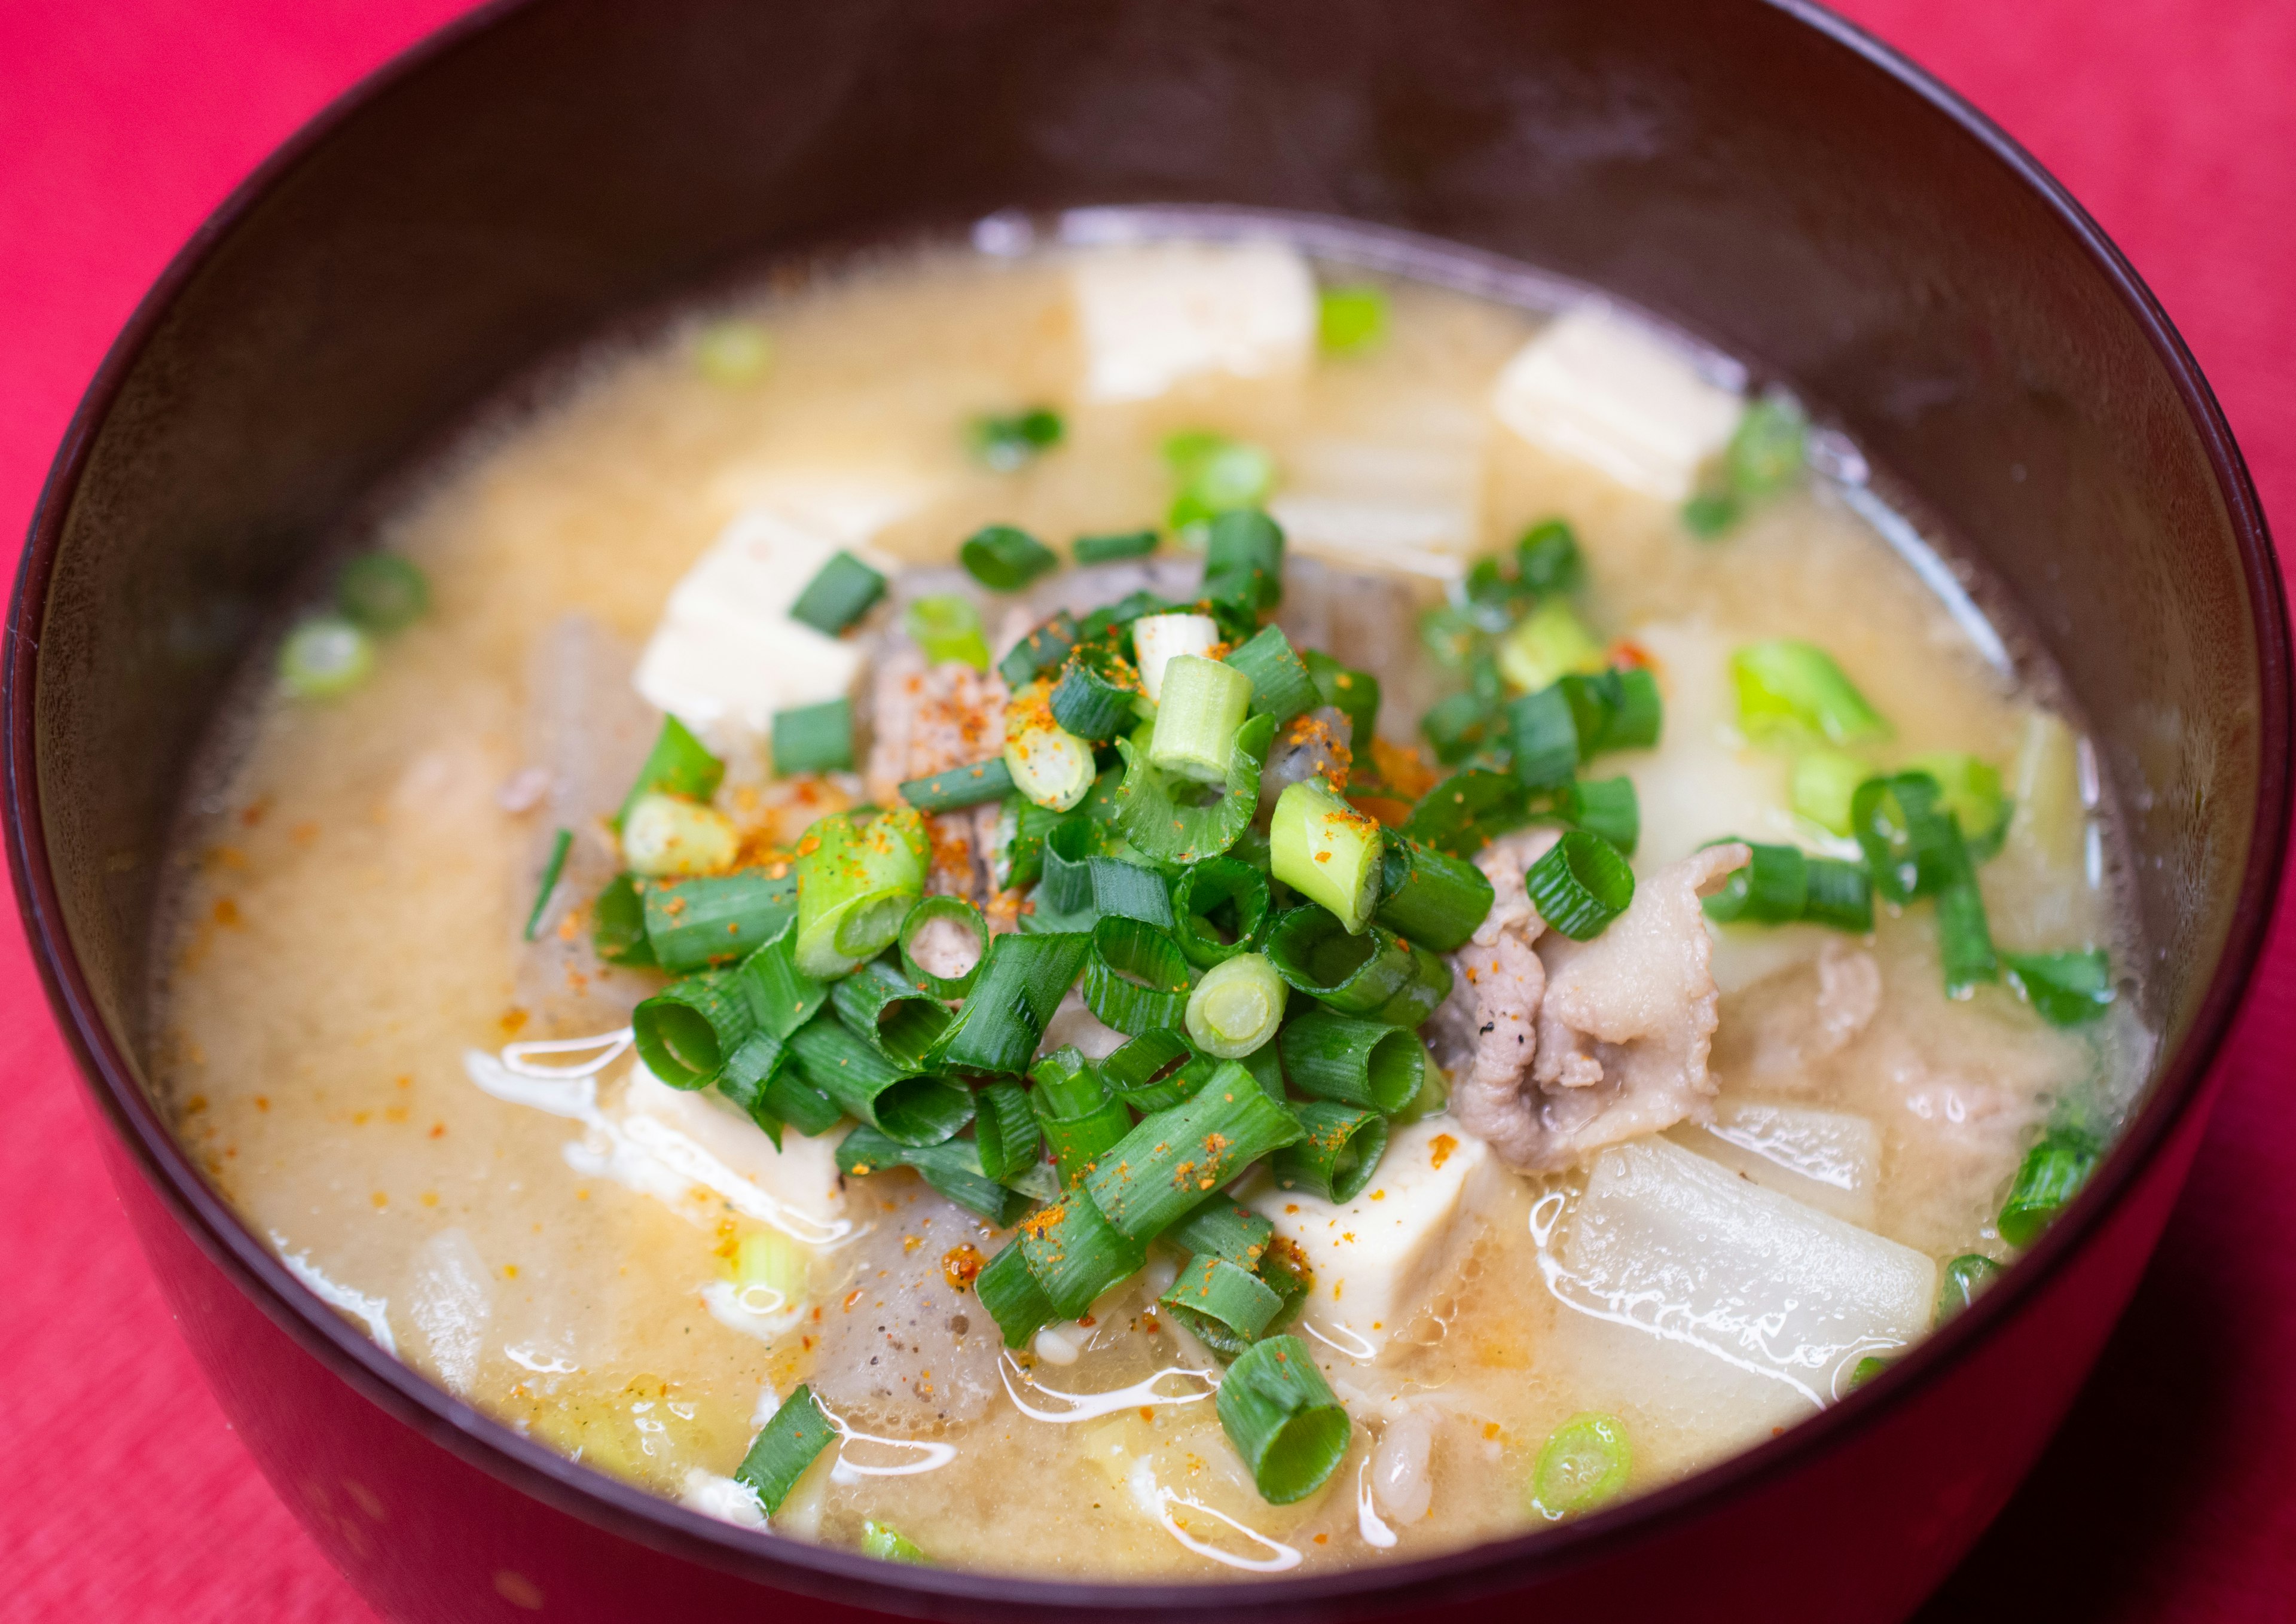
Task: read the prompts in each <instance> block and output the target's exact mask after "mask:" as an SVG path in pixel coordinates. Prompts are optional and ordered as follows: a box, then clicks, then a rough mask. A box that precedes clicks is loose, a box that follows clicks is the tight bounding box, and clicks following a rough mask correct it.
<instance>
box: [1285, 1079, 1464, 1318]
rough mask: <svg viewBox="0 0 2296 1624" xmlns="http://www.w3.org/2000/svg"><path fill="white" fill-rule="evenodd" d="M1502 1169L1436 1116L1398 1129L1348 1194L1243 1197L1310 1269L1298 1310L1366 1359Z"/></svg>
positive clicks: (1447, 1256) (1417, 1298)
mask: <svg viewBox="0 0 2296 1624" xmlns="http://www.w3.org/2000/svg"><path fill="white" fill-rule="evenodd" d="M1504 1177H1505V1175H1504V1173H1503V1172H1502V1170H1501V1169H1500V1168H1499V1165H1498V1163H1497V1161H1494V1160H1493V1159H1492V1157H1491V1152H1490V1147H1489V1146H1488V1145H1487V1144H1484V1143H1483V1142H1482V1141H1481V1140H1480V1139H1478V1138H1476V1137H1475V1136H1473V1135H1472V1134H1471V1133H1469V1132H1467V1130H1466V1129H1464V1128H1461V1127H1460V1126H1459V1124H1458V1123H1457V1122H1456V1121H1455V1120H1453V1119H1451V1118H1450V1117H1448V1116H1437V1117H1430V1118H1428V1119H1426V1120H1424V1121H1420V1122H1415V1123H1413V1124H1411V1125H1410V1126H1409V1127H1407V1128H1398V1129H1397V1130H1396V1132H1395V1134H1394V1135H1393V1136H1392V1137H1390V1139H1389V1141H1388V1145H1387V1154H1386V1156H1385V1157H1384V1158H1382V1160H1381V1161H1380V1164H1379V1171H1378V1172H1377V1173H1375V1174H1374V1175H1373V1177H1372V1181H1371V1183H1370V1185H1367V1186H1366V1187H1365V1190H1364V1193H1362V1194H1360V1195H1358V1196H1357V1197H1356V1199H1355V1200H1353V1201H1351V1202H1338V1203H1334V1202H1324V1201H1318V1200H1316V1198H1315V1197H1314V1196H1312V1195H1309V1194H1307V1193H1304V1192H1301V1191H1298V1190H1276V1189H1270V1190H1267V1191H1264V1192H1262V1193H1260V1194H1259V1195H1258V1196H1255V1197H1254V1198H1253V1199H1252V1200H1251V1203H1250V1204H1251V1206H1252V1207H1253V1208H1255V1209H1256V1210H1259V1212H1260V1213H1261V1214H1262V1215H1263V1216H1265V1217H1266V1218H1267V1219H1268V1220H1269V1221H1270V1222H1271V1223H1273V1224H1274V1225H1275V1233H1276V1234H1279V1235H1283V1236H1284V1237H1285V1238H1286V1239H1288V1240H1290V1241H1292V1242H1293V1243H1296V1244H1297V1245H1298V1246H1299V1248H1300V1251H1302V1252H1303V1253H1305V1254H1306V1256H1307V1259H1308V1264H1309V1266H1310V1267H1312V1268H1313V1269H1314V1270H1315V1272H1316V1281H1315V1285H1314V1287H1313V1289H1312V1290H1311V1291H1310V1292H1308V1300H1307V1303H1306V1305H1305V1307H1304V1308H1302V1309H1301V1313H1302V1314H1303V1315H1304V1316H1305V1317H1307V1318H1308V1320H1310V1321H1312V1322H1314V1323H1315V1324H1316V1325H1318V1326H1319V1327H1321V1328H1322V1329H1323V1330H1324V1332H1325V1333H1328V1334H1329V1335H1330V1337H1331V1339H1332V1340H1333V1341H1334V1342H1336V1343H1338V1344H1339V1345H1340V1346H1341V1347H1343V1348H1344V1349H1347V1351H1349V1353H1351V1354H1353V1355H1355V1356H1356V1357H1358V1358H1363V1359H1374V1358H1376V1357H1379V1355H1380V1354H1381V1353H1382V1351H1383V1350H1384V1349H1386V1347H1387V1345H1388V1342H1389V1341H1390V1339H1391V1338H1392V1337H1393V1336H1394V1335H1395V1333H1397V1332H1398V1331H1400V1330H1402V1329H1403V1327H1404V1326H1405V1325H1408V1324H1409V1323H1410V1322H1411V1318H1412V1316H1414V1315H1415V1314H1416V1313H1417V1312H1418V1311H1419V1309H1420V1308H1421V1306H1422V1305H1423V1304H1424V1303H1425V1301H1426V1300H1427V1298H1428V1296H1429V1294H1430V1293H1431V1292H1433V1291H1434V1290H1435V1288H1436V1286H1437V1285H1438V1284H1440V1282H1441V1279H1442V1275H1443V1271H1444V1270H1445V1269H1446V1268H1447V1267H1449V1265H1450V1263H1451V1262H1452V1260H1453V1259H1455V1258H1456V1256H1457V1255H1458V1253H1459V1251H1460V1250H1461V1249H1462V1248H1464V1246H1465V1245H1466V1244H1467V1243H1469V1242H1470V1241H1472V1239H1473V1238H1474V1234H1475V1230H1476V1227H1477V1226H1478V1224H1479V1223H1480V1213H1481V1211H1482V1210H1483V1208H1484V1207H1485V1206H1486V1205H1487V1204H1488V1202H1489V1201H1490V1199H1491V1197H1492V1194H1493V1193H1494V1192H1495V1191H1496V1190H1497V1188H1498V1187H1499V1185H1500V1183H1501V1181H1502V1179H1503V1178H1504Z"/></svg>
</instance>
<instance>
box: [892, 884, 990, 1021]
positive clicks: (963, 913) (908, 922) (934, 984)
mask: <svg viewBox="0 0 2296 1624" xmlns="http://www.w3.org/2000/svg"><path fill="white" fill-rule="evenodd" d="M936 926H939V927H940V928H938V929H936V928H935V927H936ZM950 927H954V928H955V929H956V930H958V931H963V932H965V933H967V934H970V935H971V937H972V949H971V952H972V963H971V964H968V965H966V966H965V968H964V970H963V971H962V972H959V973H957V974H955V975H941V974H939V973H937V970H936V969H928V968H926V966H925V964H923V962H922V960H920V959H919V958H918V956H917V945H918V944H917V938H918V935H919V933H920V932H922V931H928V930H931V931H932V932H933V936H934V937H941V938H946V937H947V935H948V934H949V928H950ZM897 940H898V946H899V947H900V950H901V968H902V969H904V970H906V971H907V972H909V977H910V979H911V980H914V981H915V982H917V983H918V984H919V985H920V986H922V987H923V988H925V989H926V990H927V991H928V992H930V993H931V994H932V996H933V997H936V998H961V997H964V995H965V994H967V993H969V992H971V991H972V983H973V980H974V979H975V978H977V977H978V976H979V975H980V961H981V959H982V958H983V957H984V956H986V955H987V954H988V921H987V920H985V919H983V918H982V917H981V916H980V909H979V908H977V907H975V906H972V904H971V903H970V902H967V901H966V900H965V899H964V898H962V897H927V898H924V899H923V900H922V901H921V902H919V903H918V904H917V906H914V907H913V908H911V909H910V910H909V916H908V917H907V918H906V919H905V920H903V921H902V922H901V933H900V936H899V937H898V939H897ZM924 945H925V949H926V953H927V955H928V956H930V957H931V959H932V961H933V964H934V965H935V966H936V967H937V969H942V970H945V969H947V968H949V966H950V960H951V957H952V956H955V957H962V956H964V950H963V949H960V948H957V947H955V946H954V944H951V943H948V942H946V941H940V942H936V941H934V940H933V939H931V938H928V939H926V942H925V944H924Z"/></svg>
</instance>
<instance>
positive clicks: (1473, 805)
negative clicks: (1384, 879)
mask: <svg viewBox="0 0 2296 1624" xmlns="http://www.w3.org/2000/svg"><path fill="white" fill-rule="evenodd" d="M1573 748H1574V749H1575V748H1576V747H1575V746H1574V747H1573ZM1529 821H1530V804H1529V798H1528V797H1527V796H1526V795H1525V794H1524V792H1523V786H1522V783H1521V782H1520V781H1519V780H1518V779H1517V778H1516V777H1515V776H1514V775H1512V774H1508V773H1494V772H1490V771H1488V770H1487V769H1485V768H1482V767H1469V768H1467V769H1466V770H1464V772H1457V773H1454V774H1452V775H1451V776H1449V777H1448V778H1446V779H1444V780H1443V781H1442V782H1441V783H1438V784H1436V785H1435V787H1434V788H1432V789H1431V790H1429V791H1427V793H1426V794H1424V795H1422V796H1421V797H1420V798H1419V800H1418V801H1417V803H1416V804H1415V805H1414V806H1413V807H1412V808H1411V816H1410V817H1409V818H1407V819H1406V820H1405V822H1404V825H1403V833H1405V834H1406V835H1408V836H1409V837H1410V838H1411V839H1413V840H1415V841H1420V842H1422V843H1423V844H1424V845H1427V846H1430V847H1432V848H1433V849H1435V850H1437V851H1440V852H1444V853H1446V854H1447V855H1449V856H1451V857H1472V856H1473V855H1474V854H1475V853H1476V852H1478V851H1480V850H1481V849H1483V848H1484V847H1485V846H1487V845H1488V844H1489V843H1490V842H1491V841H1495V840H1497V838H1498V837H1499V836H1500V835H1502V834H1505V833H1510V832H1511V831H1513V830H1516V829H1520V828H1521V827H1522V826H1523V825H1524V824H1527V823H1529Z"/></svg>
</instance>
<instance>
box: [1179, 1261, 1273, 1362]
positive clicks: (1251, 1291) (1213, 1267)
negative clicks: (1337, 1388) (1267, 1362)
mask: <svg viewBox="0 0 2296 1624" xmlns="http://www.w3.org/2000/svg"><path fill="white" fill-rule="evenodd" d="M1162 1300H1163V1301H1164V1303H1165V1304H1166V1305H1167V1306H1168V1307H1170V1308H1177V1309H1179V1310H1180V1312H1181V1316H1182V1322H1183V1323H1184V1324H1185V1325H1188V1326H1189V1327H1190V1328H1191V1329H1193V1328H1194V1326H1195V1325H1196V1323H1197V1319H1198V1317H1199V1316H1201V1318H1203V1319H1209V1320H1213V1321H1216V1322H1218V1324H1220V1325H1225V1326H1226V1327H1227V1328H1228V1329H1229V1330H1230V1331H1233V1332H1234V1333H1235V1334H1236V1335H1237V1336H1238V1337H1240V1338H1242V1340H1243V1341H1247V1342H1248V1341H1251V1340H1252V1339H1253V1338H1255V1337H1257V1336H1258V1335H1259V1333H1261V1332H1263V1331H1265V1330H1267V1327H1268V1326H1269V1325H1271V1324H1273V1323H1274V1321H1275V1316H1277V1315H1278V1314H1280V1313H1282V1312H1283V1298H1281V1297H1279V1296H1277V1295H1276V1294H1275V1288H1273V1287H1272V1286H1270V1285H1268V1284H1267V1282H1265V1281H1263V1280H1262V1279H1260V1277H1259V1275H1257V1274H1255V1273H1253V1272H1252V1271H1251V1269H1249V1268H1246V1267H1242V1265H1240V1264H1234V1263H1231V1262H1229V1261H1228V1260H1227V1259H1226V1258H1221V1257H1216V1256H1207V1255H1203V1254H1201V1253H1200V1254H1198V1255H1197V1256H1195V1257H1193V1258H1191V1259H1189V1260H1188V1265H1187V1267H1185V1268H1183V1269H1182V1270H1181V1271H1180V1275H1179V1278H1178V1279H1177V1280H1175V1281H1173V1282H1172V1287H1171V1290H1169V1291H1168V1292H1165V1293H1164V1296H1163V1299H1162Z"/></svg>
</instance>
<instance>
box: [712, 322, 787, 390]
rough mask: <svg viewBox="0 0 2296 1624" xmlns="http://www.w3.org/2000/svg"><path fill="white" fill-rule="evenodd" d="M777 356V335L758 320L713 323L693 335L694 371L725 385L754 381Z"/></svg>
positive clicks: (761, 375) (731, 385)
mask: <svg viewBox="0 0 2296 1624" xmlns="http://www.w3.org/2000/svg"><path fill="white" fill-rule="evenodd" d="M773 358H774V341H773V338H772V336H771V335H770V334H768V333H767V332H766V330H765V329H764V328H763V327H760V326H759V325H758V324H757V323H755V322H744V321H737V320H729V321H722V322H712V323H710V324H709V325H708V326H706V327H704V328H702V329H701V331H700V332H697V333H695V334H694V335H693V370H694V371H696V372H698V373H701V375H702V376H703V377H704V378H707V379H708V380H709V381H710V382H712V383H715V384H717V385H719V386H721V387H723V388H726V389H733V388H735V387H737V386H739V385H742V384H744V383H754V382H755V381H757V380H758V379H759V378H762V377H764V376H765V374H766V368H767V367H768V366H770V365H772V364H773Z"/></svg>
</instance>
